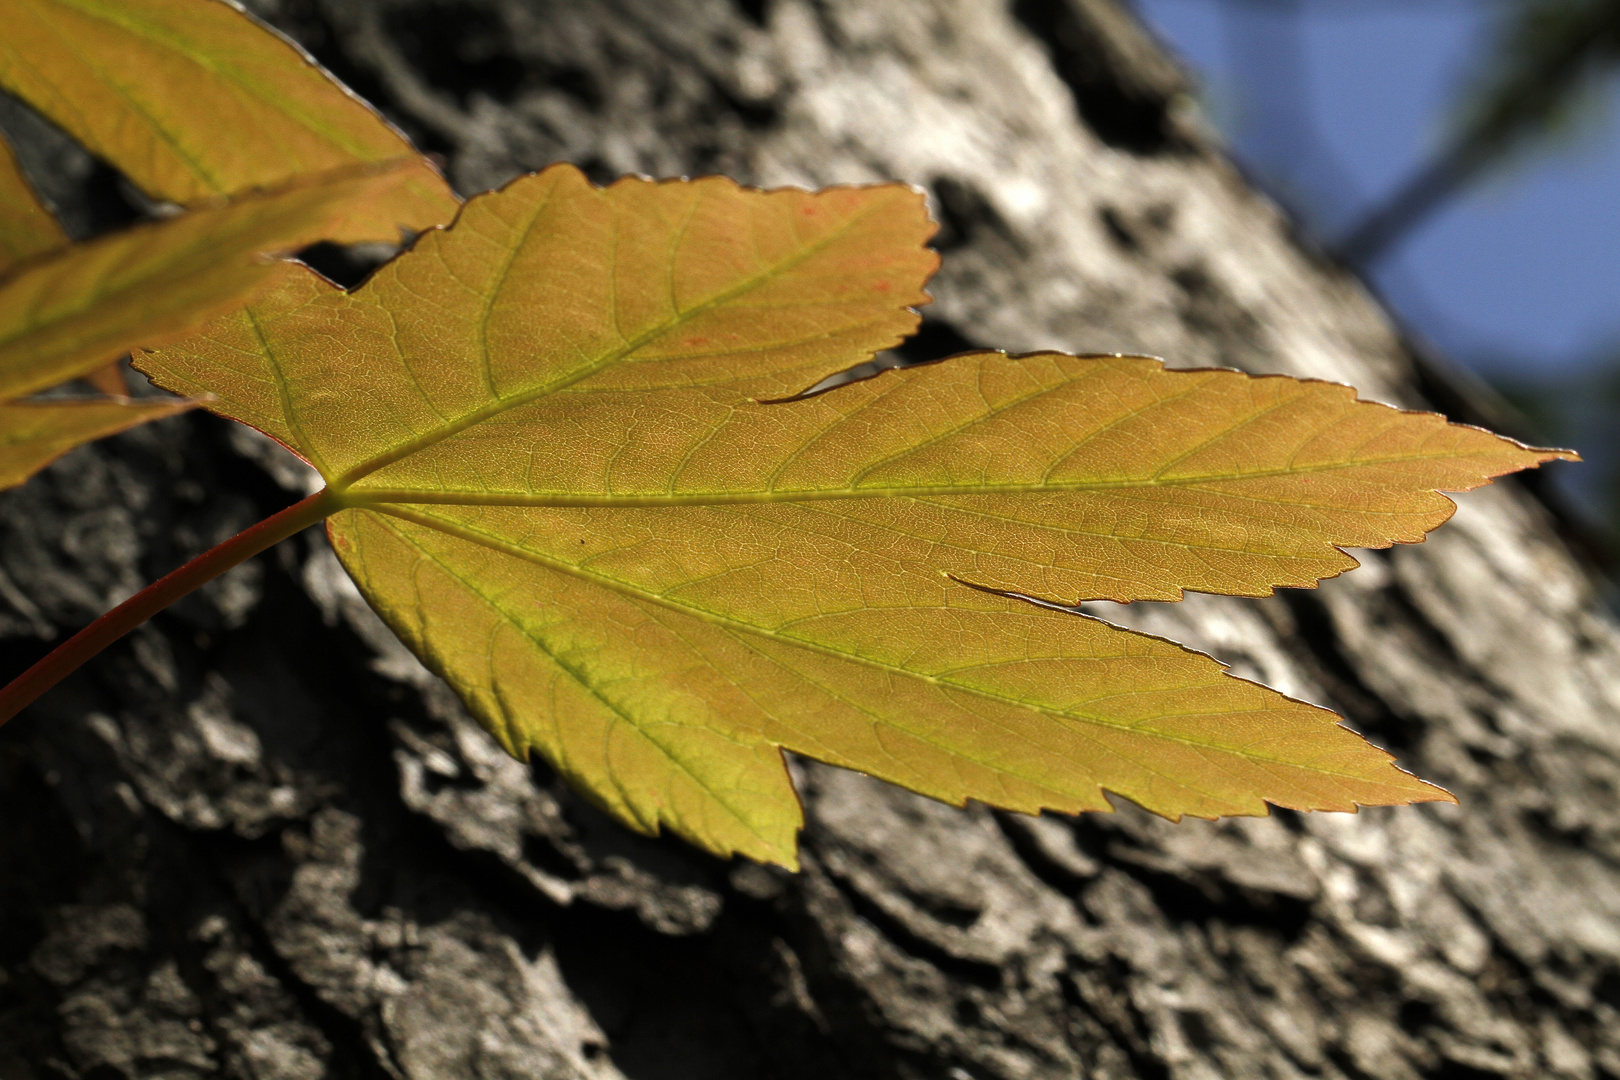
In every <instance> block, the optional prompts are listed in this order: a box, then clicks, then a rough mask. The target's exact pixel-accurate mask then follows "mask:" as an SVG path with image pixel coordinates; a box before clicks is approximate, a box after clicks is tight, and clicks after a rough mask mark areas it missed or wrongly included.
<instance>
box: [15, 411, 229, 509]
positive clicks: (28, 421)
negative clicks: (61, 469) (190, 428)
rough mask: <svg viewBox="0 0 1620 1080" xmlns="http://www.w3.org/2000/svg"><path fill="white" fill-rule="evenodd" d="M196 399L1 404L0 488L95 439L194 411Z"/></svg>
mask: <svg viewBox="0 0 1620 1080" xmlns="http://www.w3.org/2000/svg"><path fill="white" fill-rule="evenodd" d="M198 404H199V403H198V402H196V401H126V400H112V401H39V402H34V401H24V402H9V403H4V404H0V488H8V487H15V486H16V485H18V484H20V483H22V482H23V481H24V480H27V479H28V478H29V477H30V476H32V475H34V474H35V473H36V472H38V471H39V470H41V469H43V468H44V467H45V466H47V465H49V464H50V463H51V462H52V461H55V460H56V459H57V458H59V457H61V456H62V455H63V454H64V453H66V452H67V451H69V450H71V449H73V448H74V447H75V446H78V445H79V444H80V443H86V442H89V441H91V440H92V439H100V438H102V437H104V436H107V435H115V434H117V433H118V432H120V431H124V430H127V429H128V428H132V427H134V426H135V425H137V424H144V423H146V422H147V421H148V420H158V419H161V418H163V417H165V416H173V415H174V414H175V413H179V412H184V411H186V410H187V409H192V408H195V407H196V406H197V405H198Z"/></svg>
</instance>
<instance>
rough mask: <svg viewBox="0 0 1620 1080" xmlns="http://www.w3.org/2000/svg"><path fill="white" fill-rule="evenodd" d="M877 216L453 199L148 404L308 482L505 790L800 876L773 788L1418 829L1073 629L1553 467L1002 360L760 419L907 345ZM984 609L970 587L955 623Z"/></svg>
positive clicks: (902, 252) (846, 193)
mask: <svg viewBox="0 0 1620 1080" xmlns="http://www.w3.org/2000/svg"><path fill="white" fill-rule="evenodd" d="M931 231H932V228H931V226H930V225H929V224H928V222H927V221H926V218H925V216H924V213H923V209H922V202H921V199H920V197H919V196H918V195H916V194H915V193H913V192H911V191H910V190H908V189H905V188H899V187H892V186H890V187H872V188H857V189H849V188H845V189H831V190H829V191H826V192H821V193H817V194H806V193H802V192H794V191H781V192H771V193H760V192H754V191H747V190H744V189H739V188H737V187H736V186H735V185H733V184H731V183H730V182H728V181H724V180H720V179H712V178H711V179H705V180H700V181H696V182H681V183H662V184H654V183H650V182H646V181H639V180H625V181H621V182H619V183H617V184H615V185H613V186H612V187H610V188H607V189H605V190H598V189H595V188H592V187H591V186H590V185H589V184H587V183H586V182H585V181H584V179H583V177H581V176H580V174H579V173H578V172H577V171H576V170H573V169H571V168H569V167H554V168H552V169H549V170H547V171H546V172H544V173H542V174H539V175H537V176H534V177H529V178H526V179H523V180H520V181H518V182H516V183H514V184H513V185H512V186H511V187H509V188H508V189H506V190H505V191H503V192H501V193H498V194H494V195H489V196H482V197H480V198H477V199H474V200H473V201H471V202H470V203H469V204H468V205H467V207H466V208H465V210H464V211H463V213H462V215H461V217H460V219H459V220H458V221H457V223H456V224H455V226H454V227H453V228H451V229H450V230H448V231H442V232H436V233H432V234H429V235H428V236H426V237H424V238H423V239H422V240H421V242H419V243H418V245H417V246H416V248H415V249H414V250H413V251H412V252H410V253H409V254H407V255H405V256H403V257H401V258H400V259H398V260H396V261H395V262H393V263H391V264H389V265H388V266H386V267H385V268H383V269H382V270H381V271H379V272H378V273H377V274H376V275H375V276H374V277H373V278H372V279H371V280H370V281H369V282H368V283H367V284H366V285H365V286H364V287H363V288H361V289H360V290H358V291H357V292H356V293H354V294H346V293H343V292H341V291H339V290H337V289H336V288H334V287H332V286H330V285H329V284H327V283H325V282H324V281H322V280H321V279H319V278H318V277H316V276H315V275H313V274H311V273H308V272H302V271H299V270H297V269H296V268H293V269H289V270H286V271H284V272H283V273H282V275H281V280H280V281H279V282H278V283H277V284H276V286H275V287H274V288H272V289H270V290H268V291H267V292H266V294H265V295H264V297H263V298H262V299H261V301H259V302H258V303H256V304H255V305H254V307H253V308H252V309H250V311H248V312H246V313H243V314H241V315H237V316H230V317H226V318H224V319H221V320H218V321H216V322H215V323H213V324H211V325H210V326H209V327H208V328H207V330H206V331H205V332H204V334H203V335H202V336H200V337H198V338H192V339H188V340H186V341H183V342H180V343H177V344H175V345H173V346H170V347H167V348H165V349H163V350H161V351H159V352H157V353H153V354H148V355H147V356H145V357H144V358H143V359H142V360H141V367H142V369H143V370H146V371H147V372H148V373H149V374H151V375H152V376H153V377H154V378H155V379H157V381H158V382H159V383H160V384H162V385H164V386H167V387H168V388H170V389H171V390H175V391H177V392H181V393H201V392H210V393H213V394H216V395H218V397H219V401H218V404H217V407H218V408H219V410H220V411H222V412H224V413H226V414H227V415H230V416H233V417H236V418H238V419H241V420H243V421H245V422H247V423H249V424H252V425H254V426H256V427H258V428H260V429H261V430H263V431H265V432H267V433H269V434H271V435H273V436H274V437H276V438H277V439H280V440H281V441H282V442H284V443H286V444H287V445H288V446H290V447H291V448H293V449H294V450H295V451H296V452H298V453H299V454H301V455H302V456H303V457H304V458H306V459H307V460H308V461H310V462H311V463H312V464H314V465H315V466H316V467H317V468H318V469H319V470H320V471H321V473H322V474H323V476H325V477H326V479H327V481H328V484H329V486H330V488H331V490H332V491H333V492H335V493H337V494H338V495H339V497H340V498H341V499H342V500H343V501H344V502H345V503H346V506H347V508H346V509H344V510H342V511H340V512H339V513H338V514H337V515H336V516H334V517H333V518H332V519H331V521H330V523H329V530H330V534H331V536H332V539H333V543H334V545H335V547H336V549H337V551H338V555H339V557H340V558H341V559H342V560H343V563H344V565H345V566H346V567H347V568H348V570H349V572H350V573H351V574H352V575H353V576H354V578H355V580H356V581H357V582H358V583H359V586H360V588H361V590H362V592H363V593H364V594H365V595H366V597H367V598H368V599H369V600H370V602H371V603H372V605H373V606H374V607H376V609H377V610H378V611H379V612H380V613H381V614H382V616H383V617H384V618H385V619H386V620H387V621H388V622H389V624H390V625H391V626H392V627H393V628H394V629H395V630H396V631H397V632H398V633H399V634H400V635H401V636H402V637H403V638H404V639H405V641H406V642H407V643H408V644H410V645H411V647H412V648H413V649H414V650H415V651H416V652H417V653H418V654H419V655H420V656H421V657H422V658H423V659H424V661H425V662H426V663H427V664H428V665H429V666H430V667H432V668H433V669H434V670H436V671H438V672H440V673H441V674H443V675H445V676H446V677H447V678H448V679H449V680H450V681H451V682H452V683H453V684H454V685H455V686H456V687H457V688H458V689H459V690H460V691H461V693H462V695H463V696H464V698H465V699H466V700H467V702H468V703H469V705H470V706H471V708H472V709H473V710H474V711H475V712H476V714H477V715H478V716H479V717H480V718H481V719H482V720H483V721H484V722H485V723H486V724H487V725H488V726H489V727H490V729H491V730H492V731H493V732H494V733H495V735H496V736H497V737H498V738H500V739H501V740H502V741H503V742H504V743H505V745H506V746H507V748H508V749H510V750H511V751H512V752H513V753H515V754H519V755H526V754H527V753H528V752H529V751H530V750H531V749H534V748H538V749H539V750H540V751H541V753H543V754H544V755H545V756H546V757H547V758H548V759H549V760H550V761H551V762H553V763H554V764H555V765H556V766H557V767H558V768H559V769H560V770H561V771H562V772H563V773H564V774H566V775H567V776H569V777H570V778H571V779H572V780H573V781H574V782H575V783H576V784H578V785H579V786H580V787H581V788H583V789H584V790H585V791H587V792H589V793H590V794H591V795H592V796H593V797H594V798H595V799H597V800H598V801H599V802H601V803H602V804H603V805H604V806H607V807H608V808H610V809H611V810H613V811H614V812H616V813H617V814H619V815H620V816H621V817H622V818H624V819H625V820H627V821H629V822H631V823H632V824H634V825H636V826H637V827H639V828H642V829H644V830H647V831H655V830H657V829H660V828H670V829H673V830H675V831H677V832H679V833H680V834H682V835H684V836H686V837H688V838H690V839H692V840H693V841H695V842H697V843H699V844H702V845H703V846H705V847H707V848H709V849H710V850H712V851H716V852H719V853H729V852H742V853H745V854H748V855H751V856H753V857H756V858H761V859H769V860H774V861H778V862H782V863H785V864H789V865H791V864H793V862H794V859H795V856H794V836H795V830H796V829H797V827H798V825H799V822H800V814H799V808H798V806H797V802H796V800H795V797H794V794H793V791H792V787H791V784H790V782H789V779H788V776H787V773H786V770H785V768H784V765H783V761H782V757H781V752H780V751H781V749H782V748H787V749H791V750H794V751H797V752H800V753H804V754H807V755H810V756H812V757H816V758H820V759H822V760H826V761H830V762H834V763H837V764H840V765H845V766H848V767H850V768H855V769H861V770H864V771H866V772H869V773H872V774H874V775H877V776H881V777H885V778H887V779H890V780H894V781H896V782H898V783H902V784H905V785H906V786H908V787H911V788H913V789H915V790H917V791H920V792H924V793H926V794H929V795H932V796H935V797H937V798H940V799H944V800H947V801H950V802H955V803H960V802H962V801H963V800H964V799H967V798H974V799H980V800H983V801H986V802H989V803H993V804H996V805H999V806H1005V807H1010V808H1013V809H1018V810H1025V811H1036V810H1039V809H1042V808H1051V809H1057V810H1065V811H1078V810H1090V809H1106V808H1107V806H1108V803H1107V801H1106V800H1105V798H1104V796H1103V790H1104V789H1107V790H1111V791H1114V792H1117V793H1119V794H1122V795H1125V796H1127V797H1129V798H1131V799H1133V800H1135V801H1137V802H1139V803H1141V804H1142V805H1143V806H1146V807H1148V808H1149V809H1152V810H1155V811H1157V812H1159V813H1162V814H1166V815H1169V816H1171V817H1176V816H1179V815H1183V814H1194V815H1198V816H1206V817H1212V816H1216V815H1220V814H1254V813H1264V812H1265V804H1266V802H1268V801H1269V802H1271V803H1275V804H1278V805H1283V806H1290V807H1296V808H1301V809H1308V808H1317V809H1339V810H1350V809H1354V808H1355V806H1356V805H1358V804H1387V803H1402V802H1410V801H1421V800H1429V799H1443V798H1447V797H1448V796H1446V795H1445V793H1444V792H1442V791H1440V790H1439V789H1437V788H1434V787H1432V786H1429V785H1427V784H1424V783H1423V782H1422V781H1420V780H1417V779H1416V778H1414V777H1412V776H1410V775H1408V774H1406V773H1404V772H1401V771H1400V770H1398V769H1396V768H1395V767H1394V765H1393V764H1392V763H1391V761H1390V759H1389V757H1388V755H1386V754H1384V753H1383V752H1382V751H1379V750H1377V749H1375V748H1373V747H1370V746H1369V745H1367V744H1366V743H1365V742H1364V741H1363V740H1362V739H1361V738H1360V737H1359V736H1356V735H1355V734H1353V733H1351V732H1349V731H1348V730H1346V729H1344V728H1342V727H1339V726H1337V724H1336V723H1335V719H1336V718H1335V717H1334V716H1333V715H1332V714H1331V713H1328V712H1326V711H1324V710H1321V709H1318V708H1315V707H1313V706H1310V705H1306V704H1304V703H1301V702H1298V701H1294V700H1292V699H1289V698H1287V697H1284V696H1283V695H1280V694H1277V693H1275V692H1273V691H1271V690H1267V689H1265V688H1264V687H1260V686H1257V685H1255V684H1252V683H1248V682H1244V681H1241V680H1238V679H1235V678H1232V677H1230V676H1228V675H1226V674H1225V673H1224V670H1223V669H1222V668H1221V666H1220V665H1218V664H1217V663H1215V662H1214V661H1212V660H1211V659H1209V658H1208V657H1205V656H1202V655H1200V654H1197V653H1192V652H1190V651H1188V650H1185V649H1183V648H1181V647H1180V646H1177V645H1175V644H1173V643H1170V642H1166V641H1162V640H1159V639H1155V638H1151V637H1147V636H1144V635H1141V634H1135V633H1131V632H1127V631H1124V630H1120V629H1118V628H1115V627H1112V626H1109V625H1107V624H1105V623H1102V622H1099V621H1096V620H1093V619H1088V618H1083V617H1079V616H1076V615H1073V614H1069V613H1066V612H1055V611H1051V610H1048V609H1045V608H1041V607H1038V606H1036V605H1033V604H1030V603H1027V602H1024V601H1022V600H1019V599H1016V598H1011V597H1007V596H1003V595H998V594H996V593H993V592H990V591H986V590H1004V591H1010V592H1017V593H1020V594H1025V595H1034V596H1039V597H1045V598H1051V599H1057V600H1061V601H1064V602H1073V601H1077V600H1081V599H1088V598H1109V599H1119V600H1129V599H1144V598H1161V599H1164V598H1175V597H1178V596H1179V595H1180V594H1181V590H1182V589H1188V588H1191V589H1202V590H1208V591H1217V592H1236V593H1245V594H1251V595H1252V594H1263V593H1265V592H1267V591H1269V590H1270V589H1271V588H1273V587H1275V586H1278V585H1305V584H1312V583H1314V582H1315V580H1316V579H1318V578H1320V577H1322V576H1326V575H1331V574H1336V573H1339V572H1341V571H1342V570H1344V569H1346V568H1348V567H1349V566H1351V565H1353V561H1352V560H1350V559H1349V557H1348V556H1346V555H1344V554H1343V553H1342V552H1341V551H1339V550H1338V547H1337V545H1359V546H1383V545H1387V544H1389V543H1390V542H1392V541H1397V540H1418V539H1421V538H1422V536H1423V534H1424V532H1425V530H1427V529H1430V528H1433V527H1434V526H1435V525H1437V524H1439V523H1440V522H1441V521H1442V520H1444V519H1445V517H1446V516H1447V515H1448V514H1449V513H1450V512H1451V509H1452V504H1451V503H1450V502H1449V501H1448V500H1447V499H1445V498H1444V497H1443V496H1441V495H1439V494H1437V493H1436V489H1437V488H1445V489H1465V488H1469V487H1474V486H1476V485H1478V484H1481V483H1483V482H1485V481H1486V480H1487V479H1488V478H1489V477H1491V476H1493V475H1497V474H1500V473H1503V472H1508V471H1512V470H1514V469H1520V468H1525V467H1528V466H1531V465H1534V464H1536V463H1538V462H1540V461H1543V460H1547V459H1548V458H1549V457H1552V456H1556V455H1555V454H1554V453H1553V452H1547V451H1537V450H1530V449H1526V448H1524V447H1522V446H1519V445H1518V444H1516V443H1512V442H1509V441H1507V440H1504V439H1499V438H1497V437H1496V436H1493V435H1490V434H1488V433H1486V432H1482V431H1478V430H1476V429H1472V428H1464V427H1458V426H1455V425H1449V424H1447V423H1446V422H1445V421H1444V420H1443V419H1441V418H1440V417H1437V416H1433V415H1429V414H1411V413H1402V412H1399V411H1397V410H1394V409H1390V408H1387V407H1385V406H1381V405H1376V404H1370V403H1365V402H1358V401H1356V400H1355V396H1354V393H1353V392H1352V391H1351V390H1349V389H1348V388H1345V387H1342V386H1337V385H1333V384H1327V383H1313V382H1301V381H1297V380H1291V379H1284V378H1250V377H1248V376H1244V375H1241V374H1238V373H1235V372H1229V371H1196V372H1169V371H1165V370H1164V369H1163V367H1162V366H1161V365H1160V364H1159V363H1158V362H1157V361H1154V360H1148V359H1143V358H1138V357H1118V356H1103V357H1073V356H1065V355H1060V354H1052V353H1045V354H1036V355H1032V356H1025V357H1009V356H1005V355H1003V354H1000V353H982V354H974V355H968V356H961V357H956V358H954V359H951V360H949V361H946V362H944V363H942V364H939V365H937V366H933V367H927V368H916V369H911V370H906V371H899V372H891V373H888V374H885V375H882V376H880V377H878V378H875V379H872V380H869V381H866V382H862V383H857V384H853V385H849V386H845V387H842V388H839V389H837V390H834V391H832V392H829V393H826V394H822V395H819V396H814V397H810V398H807V399H800V400H793V401H788V402H781V401H778V400H776V399H781V398H785V397H790V396H792V395H794V394H795V393H796V392H798V391H801V390H803V389H804V388H806V387H808V386H811V385H813V384H815V383H816V382H817V381H818V380H819V379H820V378H821V377H822V376H824V375H827V374H828V373H830V372H832V371H836V370H838V369H840V368H843V367H846V366H849V365H852V364H855V363H858V362H861V361H863V360H865V359H867V358H868V357H870V356H871V355H872V353H873V352H874V351H876V350H879V349H882V348H885V347H887V346H889V345H892V344H893V343H895V342H896V341H897V340H898V339H899V338H900V337H901V336H902V335H904V334H905V333H907V332H909V331H910V330H911V329H912V328H913V327H914V326H915V323H916V317H915V316H914V315H913V314H912V313H911V312H910V311H909V310H908V307H909V305H915V304H918V303H921V302H923V301H924V300H925V299H926V296H925V294H924V293H923V292H922V288H921V287H922V284H923V282H924V281H925V279H926V277H927V276H928V274H929V273H930V272H931V271H932V269H933V267H934V257H933V256H932V254H931V253H928V252H927V251H925V250H924V249H923V248H922V246H921V245H922V243H923V242H924V241H925V240H926V238H927V237H928V235H929V234H930V232H931ZM969 584H971V585H977V586H979V588H971V587H968V585H969Z"/></svg>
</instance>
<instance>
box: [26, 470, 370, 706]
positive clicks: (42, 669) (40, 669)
mask: <svg viewBox="0 0 1620 1080" xmlns="http://www.w3.org/2000/svg"><path fill="white" fill-rule="evenodd" d="M340 509H342V503H340V502H339V500H338V499H337V497H336V496H334V495H333V494H332V493H331V492H330V491H327V490H324V489H323V490H321V491H318V492H316V493H315V494H314V495H311V496H310V497H309V498H307V499H304V500H302V501H300V502H296V503H294V504H293V505H291V506H289V507H287V509H285V510H283V511H281V512H280V513H278V514H272V515H271V516H269V517H267V518H265V519H264V520H263V521H261V522H259V523H258V524H256V525H252V526H249V527H248V528H246V529H243V530H242V531H241V532H239V533H237V534H236V535H235V536H233V537H231V538H230V539H229V540H227V541H225V542H224V543H223V544H220V545H218V546H217V547H213V548H210V549H209V550H208V551H205V552H203V553H202V554H201V555H199V556H197V557H196V558H195V559H192V560H191V561H190V562H188V563H186V564H185V565H184V566H182V567H180V569H178V570H176V571H174V572H173V573H171V574H169V575H167V576H166V577H163V578H160V579H159V580H157V581H154V582H153V583H152V584H150V585H148V586H147V587H146V588H144V589H142V590H141V591H140V592H138V593H136V594H135V595H134V596H132V597H130V598H129V599H128V600H125V601H124V602H123V603H122V604H119V605H118V606H117V607H115V608H113V609H112V610H111V611H109V612H107V613H106V614H105V615H103V616H101V618H99V619H97V620H96V621H95V622H93V623H91V624H90V625H89V626H86V627H85V628H84V629H83V630H80V631H79V632H78V633H77V634H74V635H73V636H72V637H70V638H68V639H67V640H66V641H64V642H62V644H60V645H58V646H57V647H56V648H54V649H52V650H51V651H50V653H49V654H48V655H47V656H46V657H45V658H44V659H43V660H41V661H40V662H39V663H37V664H35V665H34V666H33V667H31V668H29V669H28V670H27V671H25V672H23V673H22V674H21V675H19V676H17V678H15V679H13V680H12V681H11V682H10V684H8V685H7V686H6V687H5V688H4V689H0V724H4V723H5V722H6V721H7V720H10V719H11V718H12V717H13V716H16V715H17V714H18V713H19V712H21V711H22V710H23V709H24V708H26V707H27V706H28V705H30V704H31V703H32V702H33V701H34V700H35V699H36V698H38V697H39V696H40V695H41V694H43V693H44V692H45V691H47V690H49V689H50V688H51V687H53V686H55V685H56V684H57V683H59V682H61V681H62V680H63V679H65V678H66V677H67V676H69V675H71V674H72V673H73V672H75V671H77V670H78V669H79V667H80V666H81V665H83V664H84V662H85V661H87V660H89V659H90V658H91V657H92V656H95V655H96V654H97V653H99V652H100V651H101V650H103V649H105V648H106V647H107V646H109V645H111V644H112V643H113V642H115V641H117V640H118V639H119V638H121V637H123V636H124V635H125V634H127V633H129V632H130V631H131V630H133V629H135V628H136V627H137V626H139V625H140V624H141V623H143V622H145V621H146V620H147V619H150V618H151V617H152V616H153V615H156V614H157V613H158V612H160V611H162V610H163V609H164V608H166V607H168V606H169V605H170V604H172V603H174V602H175V601H176V600H179V599H180V598H181V597H182V596H185V595H186V594H187V593H189V592H191V591H192V590H193V589H196V588H198V587H200V586H202V585H204V584H206V583H207V582H210V581H212V580H213V579H214V578H216V577H218V576H219V575H221V574H223V573H224V572H225V571H227V570H229V569H230V568H231V567H233V566H238V565H240V564H241V563H244V562H246V561H247V560H249V559H251V558H252V557H253V556H255V555H257V554H258V553H259V552H261V551H264V550H265V549H267V548H270V547H273V546H275V545H276V544H278V543H280V542H281V541H282V540H285V539H286V538H287V537H289V536H292V535H294V534H295V533H299V532H302V531H303V530H305V529H307V528H309V527H310V526H311V525H314V524H316V523H318V522H320V521H322V520H324V519H325V518H327V517H329V516H330V515H332V514H333V513H335V512H337V511H338V510H340Z"/></svg>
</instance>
